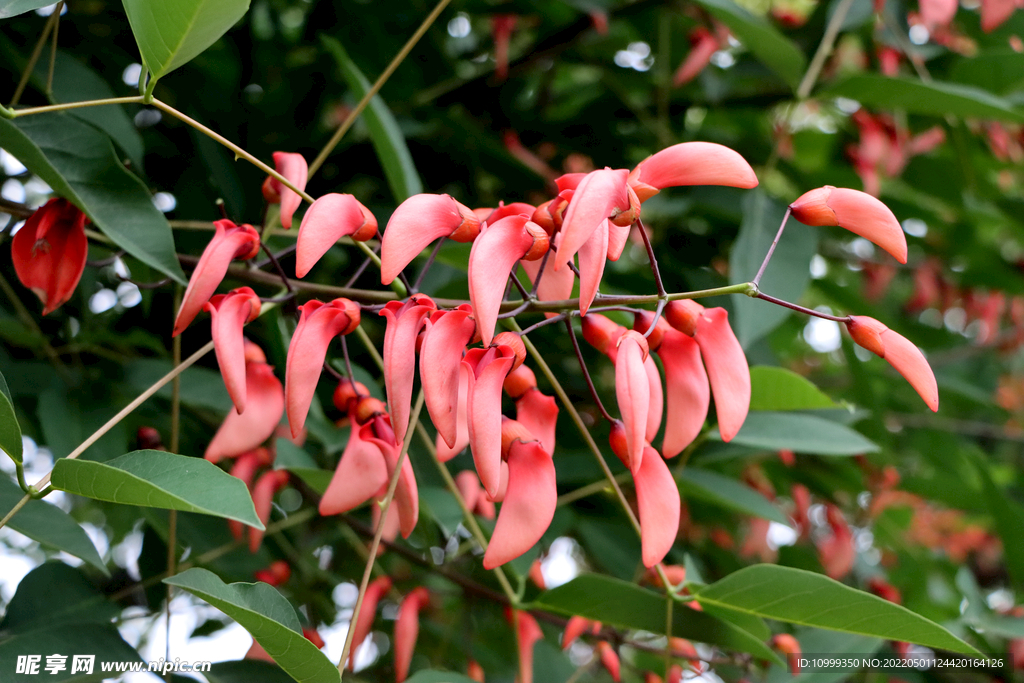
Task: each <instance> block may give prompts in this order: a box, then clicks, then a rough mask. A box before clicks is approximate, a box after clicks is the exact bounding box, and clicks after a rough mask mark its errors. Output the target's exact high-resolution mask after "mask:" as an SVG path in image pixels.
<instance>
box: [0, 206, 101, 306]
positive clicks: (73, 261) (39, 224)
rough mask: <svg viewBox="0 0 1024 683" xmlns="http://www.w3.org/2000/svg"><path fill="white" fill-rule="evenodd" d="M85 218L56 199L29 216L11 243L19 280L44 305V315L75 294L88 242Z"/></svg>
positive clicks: (72, 207) (87, 249)
mask: <svg viewBox="0 0 1024 683" xmlns="http://www.w3.org/2000/svg"><path fill="white" fill-rule="evenodd" d="M85 221H86V216H85V214H84V213H82V212H81V211H79V210H78V207H76V206H75V205H74V204H72V203H71V202H69V201H68V200H66V199H61V198H59V197H55V198H53V199H50V200H49V201H47V202H46V204H44V205H43V206H41V207H40V208H38V209H36V211H35V212H34V213H33V214H32V215H31V216H29V218H28V220H27V221H25V225H23V226H22V227H21V230H19V231H18V232H17V233H15V235H14V237H13V238H12V240H11V260H12V261H13V263H14V270H15V273H16V274H17V276H18V280H20V281H21V283H22V284H23V285H25V286H26V287H28V288H29V289H31V290H32V292H33V293H35V295H36V296H38V297H39V299H40V300H41V301H42V302H43V315H47V314H49V313H51V312H53V311H54V310H56V309H57V308H59V307H60V306H61V305H62V304H64V303H65V302H66V301H67V300H68V299H70V298H71V295H72V294H74V292H75V287H77V286H78V282H79V280H81V278H82V272H83V271H84V270H85V260H86V257H87V256H88V252H89V241H88V238H87V237H86V235H85Z"/></svg>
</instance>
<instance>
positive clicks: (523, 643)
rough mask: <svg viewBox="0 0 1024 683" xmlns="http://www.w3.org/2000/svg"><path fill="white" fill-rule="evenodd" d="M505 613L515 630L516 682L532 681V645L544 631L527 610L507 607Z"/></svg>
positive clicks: (526, 682) (531, 682)
mask: <svg viewBox="0 0 1024 683" xmlns="http://www.w3.org/2000/svg"><path fill="white" fill-rule="evenodd" d="M506 614H507V616H508V617H509V621H510V622H512V627H513V628H514V629H515V630H516V643H517V645H518V646H519V678H518V679H517V680H518V683H533V646H534V644H536V642H537V641H538V640H543V639H544V632H543V631H541V630H540V626H539V625H538V624H537V620H536V619H534V618H533V615H531V614H530V613H529V612H523V611H520V610H517V609H509V611H508V612H507V613H506Z"/></svg>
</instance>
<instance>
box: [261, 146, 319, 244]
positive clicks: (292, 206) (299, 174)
mask: <svg viewBox="0 0 1024 683" xmlns="http://www.w3.org/2000/svg"><path fill="white" fill-rule="evenodd" d="M274 167H275V170H276V171H277V172H278V173H280V174H281V175H283V176H284V177H285V178H286V179H287V180H288V182H290V183H291V184H292V185H294V186H295V187H297V188H299V189H300V190H305V189H306V179H307V177H308V176H309V167H308V166H307V165H306V159H305V158H304V157H303V156H302V155H301V154H294V153H291V152H274ZM263 198H264V199H266V200H267V202H268V203H270V204H280V205H281V226H282V227H283V228H284V229H285V230H287V229H289V228H291V227H292V216H293V215H295V210H296V209H298V208H299V204H301V203H302V197H300V196H299V195H298V194H296V193H295V190H292V189H291V188H289V187H286V186H285V185H283V184H282V183H281V181H280V180H278V179H277V178H275V177H273V176H267V179H266V180H265V181H263Z"/></svg>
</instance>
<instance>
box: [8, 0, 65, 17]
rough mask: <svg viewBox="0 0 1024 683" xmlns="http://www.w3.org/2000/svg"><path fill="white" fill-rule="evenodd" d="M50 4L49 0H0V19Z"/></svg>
mask: <svg viewBox="0 0 1024 683" xmlns="http://www.w3.org/2000/svg"><path fill="white" fill-rule="evenodd" d="M52 4H53V3H52V2H50V1H49V0H0V19H7V18H8V17H16V16H18V15H19V14H24V13H25V12H31V11H32V10H34V9H39V8H40V7H46V6H47V5H52Z"/></svg>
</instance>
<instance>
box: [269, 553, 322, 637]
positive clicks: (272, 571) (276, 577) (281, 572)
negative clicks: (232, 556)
mask: <svg viewBox="0 0 1024 683" xmlns="http://www.w3.org/2000/svg"><path fill="white" fill-rule="evenodd" d="M291 577H292V568H291V565H289V564H288V562H287V560H276V561H274V562H271V563H270V566H269V567H267V568H266V569H260V570H259V571H257V572H255V573H254V574H253V578H255V579H256V580H257V581H262V582H263V583H269V584H270V585H271V586H280V585H283V584H285V583H288V579H290V578H291ZM320 647H323V645H321V646H320Z"/></svg>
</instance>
